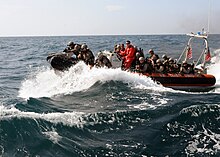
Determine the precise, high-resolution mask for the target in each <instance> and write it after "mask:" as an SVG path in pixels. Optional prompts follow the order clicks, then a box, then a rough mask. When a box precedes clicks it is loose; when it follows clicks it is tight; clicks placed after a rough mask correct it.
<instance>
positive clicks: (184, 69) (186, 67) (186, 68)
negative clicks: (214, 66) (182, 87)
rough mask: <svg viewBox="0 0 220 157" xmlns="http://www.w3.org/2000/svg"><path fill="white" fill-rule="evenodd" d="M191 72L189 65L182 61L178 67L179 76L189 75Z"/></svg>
mask: <svg viewBox="0 0 220 157" xmlns="http://www.w3.org/2000/svg"><path fill="white" fill-rule="evenodd" d="M192 72H193V68H192V66H191V65H190V64H188V63H187V61H183V63H182V65H181V67H180V73H181V74H190V73H192Z"/></svg>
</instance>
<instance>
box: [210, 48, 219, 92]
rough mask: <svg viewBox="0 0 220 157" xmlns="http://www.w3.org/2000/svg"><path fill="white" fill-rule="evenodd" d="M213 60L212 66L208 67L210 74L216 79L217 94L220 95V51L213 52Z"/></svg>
mask: <svg viewBox="0 0 220 157" xmlns="http://www.w3.org/2000/svg"><path fill="white" fill-rule="evenodd" d="M213 54H214V55H213V56H214V57H213V58H212V60H211V65H210V66H209V67H208V73H210V74H212V75H214V76H215V78H216V84H215V87H216V88H215V92H217V93H220V70H219V67H220V49H217V50H215V51H214V52H213Z"/></svg>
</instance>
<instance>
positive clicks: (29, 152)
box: [0, 35, 220, 157]
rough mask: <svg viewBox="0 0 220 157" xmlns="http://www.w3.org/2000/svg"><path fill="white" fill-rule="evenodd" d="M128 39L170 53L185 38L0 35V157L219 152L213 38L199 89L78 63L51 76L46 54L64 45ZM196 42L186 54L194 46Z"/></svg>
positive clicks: (218, 45) (217, 46) (97, 47)
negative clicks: (206, 83)
mask: <svg viewBox="0 0 220 157" xmlns="http://www.w3.org/2000/svg"><path fill="white" fill-rule="evenodd" d="M128 39H129V40H131V41H132V43H133V44H135V45H137V46H139V47H141V48H143V49H144V52H145V54H146V55H147V51H148V49H150V48H153V49H154V50H155V52H156V53H157V54H159V56H161V55H163V54H167V55H168V56H171V57H173V58H178V56H179V55H180V53H181V52H182V51H183V49H184V47H185V44H186V43H187V41H188V37H186V36H185V35H146V36H73V37H8V38H6V37H1V38H0V59H1V61H0V156H2V157H12V156H16V157H26V156H31V157H32V156H33V157H45V156H46V157H47V156H51V157H68V156H70V157H76V156H80V157H81V156H86V157H87V156H91V157H92V156H120V157H124V156H137V157H139V156H140V157H141V156H142V157H150V156H153V157H157V156H158V157H185V156H193V157H194V156H196V157H201V156H202V157H209V156H220V86H219V85H220V69H219V66H220V55H219V53H220V35H210V36H209V44H210V49H211V55H212V60H211V63H210V64H209V65H208V73H210V74H213V75H214V76H215V77H216V80H217V82H216V88H215V89H214V90H213V91H210V92H206V93H202V92H200V93H190V92H183V91H177V90H172V89H169V88H165V87H162V86H161V85H158V84H156V83H155V82H153V81H152V80H151V79H150V78H147V77H144V76H139V75H135V74H131V73H128V72H125V71H121V70H120V69H105V68H101V69H96V68H93V69H91V70H90V69H89V68H88V67H87V66H86V65H85V64H84V63H78V64H77V65H76V66H74V67H71V68H70V69H69V70H68V71H65V72H63V73H55V72H54V70H53V69H51V68H50V65H49V63H47V61H46V57H47V55H48V54H49V53H51V52H60V51H62V50H63V49H64V48H65V46H66V43H68V42H69V41H74V42H76V43H87V45H88V46H89V48H90V49H91V50H92V51H93V52H94V54H96V53H97V52H99V51H102V50H108V51H110V50H113V46H114V45H115V44H118V43H123V42H125V41H126V40H128ZM198 44H200V45H202V44H203V43H201V42H200V41H196V44H195V48H193V57H197V56H198V55H199V54H198V53H197V51H199V50H201V46H197V45H198Z"/></svg>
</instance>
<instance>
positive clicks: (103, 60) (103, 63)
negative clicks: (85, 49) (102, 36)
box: [95, 54, 112, 68]
mask: <svg viewBox="0 0 220 157" xmlns="http://www.w3.org/2000/svg"><path fill="white" fill-rule="evenodd" d="M95 66H96V67H108V68H111V67H112V64H111V62H110V60H109V59H108V58H107V57H106V56H105V55H103V54H100V55H98V58H97V59H96V61H95Z"/></svg>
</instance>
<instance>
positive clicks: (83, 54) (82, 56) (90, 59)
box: [78, 44, 95, 67]
mask: <svg viewBox="0 0 220 157" xmlns="http://www.w3.org/2000/svg"><path fill="white" fill-rule="evenodd" d="M78 59H79V60H83V61H84V62H85V63H86V64H87V65H90V67H92V66H93V65H94V60H95V57H94V55H93V53H92V51H91V50H90V49H88V47H87V45H86V44H82V46H81V51H80V53H79V55H78Z"/></svg>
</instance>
